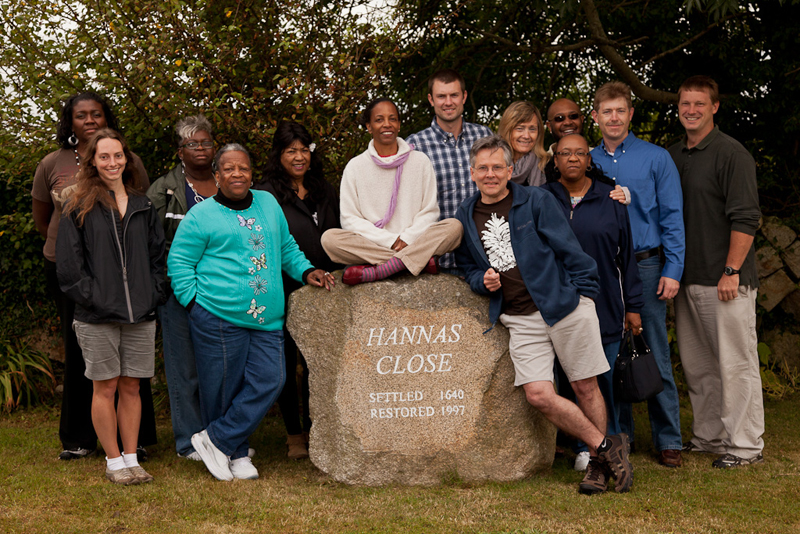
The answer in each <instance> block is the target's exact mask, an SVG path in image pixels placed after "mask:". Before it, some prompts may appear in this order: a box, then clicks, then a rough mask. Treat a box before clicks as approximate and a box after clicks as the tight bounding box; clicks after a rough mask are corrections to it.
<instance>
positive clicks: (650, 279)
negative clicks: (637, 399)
mask: <svg viewBox="0 0 800 534" xmlns="http://www.w3.org/2000/svg"><path fill="white" fill-rule="evenodd" d="M661 268H662V267H661V260H660V259H659V258H658V257H657V256H654V257H652V258H647V259H645V260H642V261H640V262H639V276H640V277H641V279H642V291H643V292H644V308H642V312H641V315H642V328H643V329H644V331H643V332H642V335H644V339H645V341H646V342H647V345H648V346H649V347H650V351H651V352H652V353H653V355H654V356H655V359H656V362H657V363H658V370H659V371H660V372H661V380H662V382H663V383H664V391H662V392H661V393H659V394H658V395H656V396H655V398H653V399H650V400H649V401H647V411H648V413H649V415H650V430H651V432H652V433H653V446H654V447H655V449H656V451H663V450H668V449H672V450H680V449H681V446H682V444H683V441H682V439H681V415H680V401H679V400H678V388H676V387H675V379H674V378H673V376H672V360H671V359H670V354H669V342H668V341H667V301H665V300H659V299H658V295H657V294H656V291H657V290H658V282H659V281H660V280H661ZM619 423H620V428H621V430H622V432H625V433H626V434H628V436H630V439H631V441H633V431H634V429H633V411H632V409H631V405H630V404H629V403H624V404H622V406H621V407H620V414H619Z"/></svg>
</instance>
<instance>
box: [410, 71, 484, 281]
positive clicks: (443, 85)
mask: <svg viewBox="0 0 800 534" xmlns="http://www.w3.org/2000/svg"><path fill="white" fill-rule="evenodd" d="M466 101H467V89H466V86H465V84H464V78H462V77H461V75H460V74H459V73H458V72H456V71H454V70H452V69H444V70H440V71H438V72H436V73H435V74H434V75H433V76H431V78H430V80H428V102H430V104H431V106H433V113H434V115H435V117H434V118H433V121H432V122H431V125H430V127H428V128H425V129H424V130H422V131H421V132H417V133H415V134H412V135H410V136H408V138H407V139H406V142H408V143H409V144H411V145H414V148H416V149H417V150H419V151H420V152H422V153H424V154H425V155H426V156H428V158H429V159H430V160H431V162H432V163H433V170H434V172H436V184H437V189H438V196H439V219H440V220H441V219H449V218H451V217H455V215H456V210H457V209H458V207H459V206H460V205H461V203H462V202H463V201H464V200H465V199H467V198H469V197H471V196H472V195H474V194H475V193H477V191H478V189H477V188H476V187H475V183H474V182H473V181H472V179H471V178H470V175H469V149H470V148H471V147H472V143H474V142H475V141H477V140H478V139H480V138H482V137H486V136H489V135H492V132H491V130H489V128H487V127H486V126H481V125H478V124H472V123H469V122H465V121H464V119H463V115H464V103H465V102H466ZM439 266H440V267H442V270H444V271H445V272H448V271H449V272H453V273H454V274H461V273H460V271H459V270H457V269H455V267H456V262H455V259H454V257H453V254H445V255H444V256H442V257H441V258H440V259H439Z"/></svg>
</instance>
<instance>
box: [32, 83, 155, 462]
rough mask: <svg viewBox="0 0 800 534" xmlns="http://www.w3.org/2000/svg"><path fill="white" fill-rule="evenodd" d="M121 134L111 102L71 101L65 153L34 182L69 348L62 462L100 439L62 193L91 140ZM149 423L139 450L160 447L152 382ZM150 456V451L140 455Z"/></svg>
mask: <svg viewBox="0 0 800 534" xmlns="http://www.w3.org/2000/svg"><path fill="white" fill-rule="evenodd" d="M106 127H108V128H111V129H112V130H118V129H119V128H118V124H117V119H116V117H115V115H114V112H113V110H112V109H111V108H110V107H109V105H108V104H107V103H106V101H105V100H104V99H103V98H102V97H101V96H100V95H98V94H96V93H93V92H85V93H79V94H76V95H73V96H71V97H69V98H68V99H67V100H66V101H65V102H64V105H63V107H62V108H61V114H60V120H59V123H58V128H57V135H56V138H57V141H58V144H59V145H60V148H59V149H58V150H56V151H54V152H51V153H50V154H48V155H47V156H45V157H44V159H42V161H41V162H40V163H39V165H38V167H36V174H34V177H33V189H32V190H31V196H32V197H33V201H32V211H33V220H34V223H35V224H36V229H37V230H39V232H40V233H41V234H42V236H44V238H45V239H46V241H45V244H44V250H43V253H44V271H45V279H46V281H47V289H48V292H49V293H50V294H51V295H52V297H53V300H54V301H55V303H56V309H57V311H58V317H59V320H60V322H61V337H62V339H63V342H64V384H63V385H64V393H63V395H62V400H61V423H60V426H59V431H58V435H59V438H60V439H61V446H62V449H63V450H62V451H61V454H59V456H58V458H59V459H61V460H73V459H77V458H85V457H86V456H90V455H92V454H94V452H95V449H96V448H97V435H96V433H95V431H94V427H93V426H92V418H91V407H92V383H91V381H90V380H88V379H87V378H86V377H85V376H84V372H85V371H86V369H85V367H84V363H83V355H82V354H81V348H80V346H79V345H78V340H77V338H76V337H75V332H74V331H73V330H72V320H73V315H74V312H75V303H74V302H72V301H71V300H70V299H68V298H66V297H65V296H64V294H63V293H62V292H61V289H60V288H59V287H58V279H57V278H56V237H57V236H58V223H59V221H60V219H61V192H62V191H63V190H64V189H65V188H67V187H69V186H71V185H73V184H74V183H75V181H76V174H77V173H78V171H79V170H80V168H81V158H82V157H83V156H85V155H86V150H87V147H88V144H89V139H90V138H91V137H92V135H94V133H96V132H97V131H98V130H99V129H101V128H106ZM131 158H132V159H131V160H130V161H128V165H129V166H130V167H132V168H135V169H136V171H137V173H136V174H137V179H138V181H139V182H138V183H137V184H134V188H135V189H137V190H140V191H142V192H144V191H145V190H146V189H147V185H148V183H149V180H148V176H147V171H146V170H145V168H144V166H143V165H142V160H141V159H139V157H138V156H137V155H136V154H133V153H131ZM140 394H141V397H142V406H143V410H144V411H143V413H144V414H145V415H144V419H143V423H142V426H141V435H140V436H139V445H151V444H155V443H156V423H155V415H154V413H153V397H152V394H151V391H150V382H149V381H143V382H142V387H141V390H140ZM139 451H140V454H142V455H144V454H145V452H144V449H143V448H140V449H139Z"/></svg>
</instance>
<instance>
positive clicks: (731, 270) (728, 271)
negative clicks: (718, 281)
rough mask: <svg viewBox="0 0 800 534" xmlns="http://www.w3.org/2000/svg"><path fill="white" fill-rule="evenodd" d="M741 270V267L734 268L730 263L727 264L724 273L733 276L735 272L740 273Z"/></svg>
mask: <svg viewBox="0 0 800 534" xmlns="http://www.w3.org/2000/svg"><path fill="white" fill-rule="evenodd" d="M740 272H741V269H734V268H733V267H731V266H730V265H726V266H725V269H724V270H723V271H722V274H724V275H725V276H733V275H734V274H739V273H740Z"/></svg>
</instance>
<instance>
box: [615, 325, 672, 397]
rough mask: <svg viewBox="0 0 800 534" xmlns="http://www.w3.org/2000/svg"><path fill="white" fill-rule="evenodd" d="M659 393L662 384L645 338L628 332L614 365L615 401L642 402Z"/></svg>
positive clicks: (662, 388) (662, 387) (662, 386)
mask: <svg viewBox="0 0 800 534" xmlns="http://www.w3.org/2000/svg"><path fill="white" fill-rule="evenodd" d="M662 391H664V383H663V382H662V381H661V373H659V372H658V364H657V363H656V358H655V356H653V353H652V352H650V347H648V346H647V343H645V341H644V337H642V336H641V335H638V336H635V335H633V333H632V332H631V331H630V330H628V332H626V333H625V336H624V337H623V339H622V345H621V346H620V350H619V355H618V356H617V362H616V363H615V364H614V400H616V401H620V402H644V401H646V400H650V399H652V398H653V397H655V396H656V395H658V394H659V393H661V392H662Z"/></svg>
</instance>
